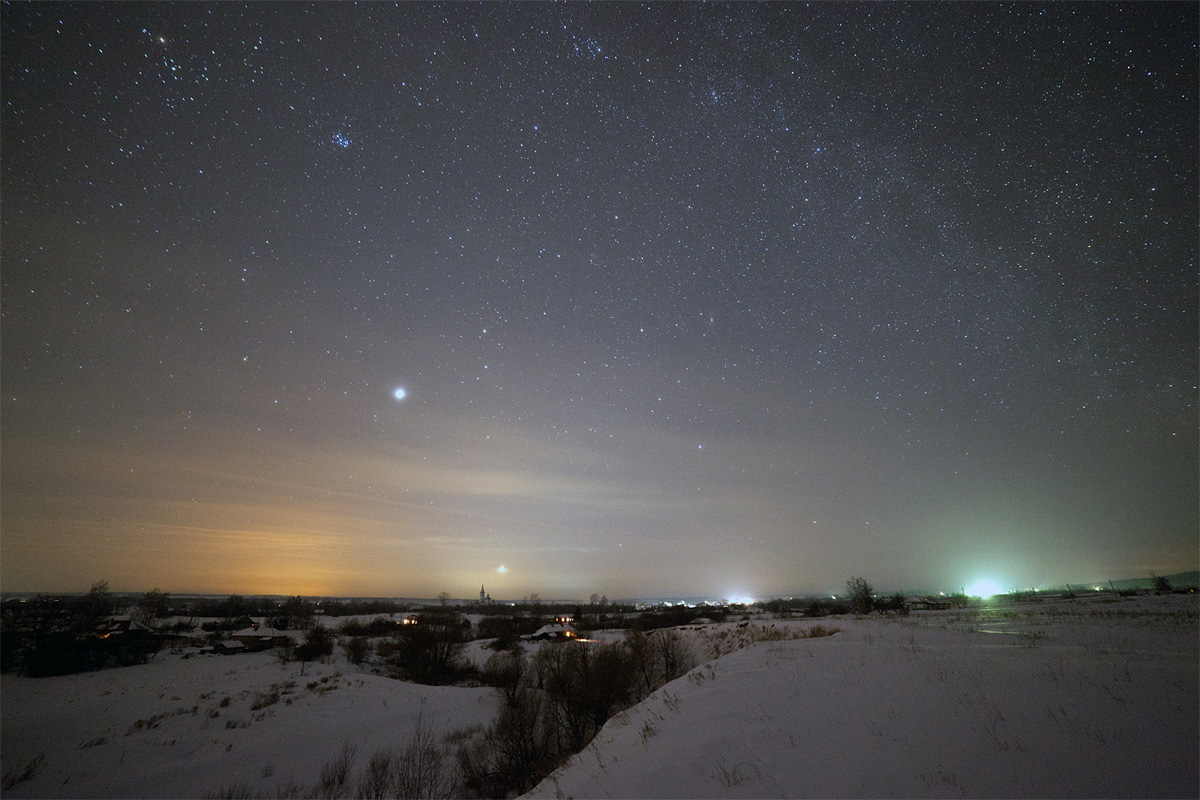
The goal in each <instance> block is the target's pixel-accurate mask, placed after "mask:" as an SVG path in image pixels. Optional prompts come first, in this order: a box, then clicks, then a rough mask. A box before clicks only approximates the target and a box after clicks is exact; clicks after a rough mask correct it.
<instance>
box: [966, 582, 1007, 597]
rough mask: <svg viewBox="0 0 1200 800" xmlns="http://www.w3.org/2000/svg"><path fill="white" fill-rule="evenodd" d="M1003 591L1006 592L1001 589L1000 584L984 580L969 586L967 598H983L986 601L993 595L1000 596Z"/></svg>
mask: <svg viewBox="0 0 1200 800" xmlns="http://www.w3.org/2000/svg"><path fill="white" fill-rule="evenodd" d="M1003 591H1004V590H1003V589H1001V588H1000V584H998V583H996V582H995V581H992V580H987V579H986V578H985V579H984V580H980V581H975V582H974V583H972V584H971V585H970V586H968V587H967V596H968V597H982V598H983V599H985V600H986V599H987V598H989V597H991V596H992V595H994V594H1000V593H1002V592H1003Z"/></svg>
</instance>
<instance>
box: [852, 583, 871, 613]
mask: <svg viewBox="0 0 1200 800" xmlns="http://www.w3.org/2000/svg"><path fill="white" fill-rule="evenodd" d="M873 591H874V589H872V588H871V584H869V583H867V582H866V581H865V580H863V579H862V578H851V579H850V580H848V581H846V593H847V594H849V595H850V608H851V610H853V611H854V613H855V614H870V613H871V610H872V609H874V608H875V598H874V597H872V596H871V593H872V592H873Z"/></svg>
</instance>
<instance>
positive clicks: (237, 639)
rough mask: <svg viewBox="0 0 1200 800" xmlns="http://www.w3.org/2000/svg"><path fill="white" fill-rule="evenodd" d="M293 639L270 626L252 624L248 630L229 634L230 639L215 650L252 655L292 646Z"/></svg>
mask: <svg viewBox="0 0 1200 800" xmlns="http://www.w3.org/2000/svg"><path fill="white" fill-rule="evenodd" d="M291 642H292V637H290V636H289V635H288V634H286V633H284V632H283V631H278V630H275V629H274V628H272V627H270V626H268V625H259V624H258V623H253V624H251V626H250V627H248V628H243V629H241V630H240V631H235V632H234V633H231V634H229V638H228V639H226V640H225V641H223V642H221V643H220V644H218V645H217V647H216V648H214V649H215V650H216V651H217V652H219V653H250V652H254V651H256V650H267V649H269V648H272V647H278V646H281V645H288V644H291Z"/></svg>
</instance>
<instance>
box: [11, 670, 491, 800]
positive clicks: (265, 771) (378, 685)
mask: <svg viewBox="0 0 1200 800" xmlns="http://www.w3.org/2000/svg"><path fill="white" fill-rule="evenodd" d="M300 672H301V670H300V665H299V664H297V663H291V664H287V665H281V664H279V663H277V662H276V660H275V658H274V657H273V655H272V654H271V653H270V652H264V653H246V654H241V655H235V656H207V657H204V656H201V657H196V658H189V659H181V658H179V657H178V656H172V655H170V654H160V655H159V656H158V657H157V659H156V661H155V662H154V663H150V664H145V665H143V666H137V667H126V668H123V669H110V670H105V671H103V672H92V673H86V674H81V675H69V676H65V677H59V678H40V679H32V678H20V677H14V676H9V675H5V676H3V678H2V679H0V692H2V705H0V711H2V713H0V753H2V758H3V764H4V771H5V773H6V775H7V774H9V772H10V771H11V770H14V769H17V768H19V767H21V766H22V765H26V764H30V763H33V762H34V760H35V759H38V758H39V756H40V757H41V758H42V760H41V761H40V762H39V763H37V764H35V767H36V770H35V771H36V774H35V775H34V777H33V778H32V779H30V780H29V781H27V782H22V783H19V784H17V785H15V786H13V787H12V788H11V789H9V790H8V791H6V792H5V793H4V796H5V797H159V798H167V797H204V796H206V795H209V794H212V793H214V792H217V791H219V790H222V789H230V788H233V787H239V788H241V789H244V790H245V791H246V792H247V793H262V794H264V795H265V796H270V797H274V796H275V794H276V792H277V790H278V787H280V786H283V787H288V786H300V787H309V786H312V784H313V783H314V781H315V780H316V779H317V777H318V774H319V772H320V769H321V767H322V765H323V764H325V763H326V762H328V761H331V760H333V759H334V758H336V757H337V755H338V753H339V751H340V750H341V748H342V745H343V744H346V743H349V744H350V745H352V746H354V747H356V748H357V753H358V755H357V760H358V764H359V765H360V766H361V764H363V763H365V762H366V761H367V759H369V758H370V756H371V754H372V753H374V752H375V751H376V750H379V749H382V748H385V747H397V746H402V745H403V744H404V743H405V742H406V741H407V740H408V738H409V736H410V734H411V732H412V731H413V730H414V728H415V727H416V725H417V720H418V718H420V719H421V721H422V724H423V725H424V726H425V727H426V728H429V729H433V730H434V731H436V732H437V733H438V734H439V735H446V734H449V733H451V732H452V731H454V730H456V729H464V728H470V727H472V726H475V727H476V728H478V727H482V726H486V725H487V724H489V723H490V722H491V720H492V718H493V716H494V715H495V712H496V708H497V700H496V698H495V696H494V694H493V692H492V691H491V690H490V689H483V688H479V689H469V688H461V687H434V686H418V685H415V684H410V683H403V682H401V681H396V680H392V679H390V678H385V677H380V676H377V675H370V674H362V673H358V672H355V671H353V668H351V667H349V666H348V665H346V664H345V663H344V662H343V663H341V664H338V665H322V664H313V665H309V666H308V667H307V668H306V669H305V670H304V674H303V675H301V674H300ZM276 695H277V696H278V699H277V700H275V701H274V702H271V701H272V699H273V698H274V697H275V696H276ZM264 703H269V704H268V705H263V704H264ZM256 705H257V706H261V707H259V708H255V706H256Z"/></svg>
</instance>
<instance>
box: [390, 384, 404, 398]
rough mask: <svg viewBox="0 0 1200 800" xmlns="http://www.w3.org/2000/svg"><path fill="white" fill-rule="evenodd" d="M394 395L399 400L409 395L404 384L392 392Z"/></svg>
mask: <svg viewBox="0 0 1200 800" xmlns="http://www.w3.org/2000/svg"><path fill="white" fill-rule="evenodd" d="M392 396H393V397H395V398H396V399H397V400H403V399H404V398H405V397H408V392H406V391H404V387H403V386H397V387H396V391H394V392H392Z"/></svg>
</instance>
